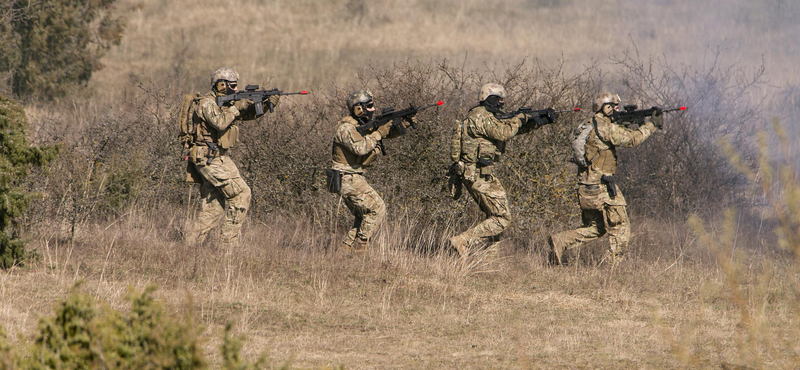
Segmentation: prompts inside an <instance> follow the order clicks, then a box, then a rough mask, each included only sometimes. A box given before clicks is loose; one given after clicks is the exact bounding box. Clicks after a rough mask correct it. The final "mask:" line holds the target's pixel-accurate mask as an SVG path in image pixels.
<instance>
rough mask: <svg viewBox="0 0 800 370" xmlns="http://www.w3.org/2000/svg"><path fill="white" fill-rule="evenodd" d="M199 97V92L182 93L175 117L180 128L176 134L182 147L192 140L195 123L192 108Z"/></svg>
mask: <svg viewBox="0 0 800 370" xmlns="http://www.w3.org/2000/svg"><path fill="white" fill-rule="evenodd" d="M200 97H201V95H200V94H186V95H184V96H183V102H181V109H180V110H179V111H178V114H177V115H176V118H175V119H176V121H177V122H176V123H177V126H178V129H179V130H180V133H179V134H178V136H179V137H180V140H181V145H183V147H184V148H189V146H190V144H191V143H192V142H194V135H195V133H196V132H197V125H195V124H194V122H193V120H192V116H193V115H194V108H195V106H196V105H197V102H198V101H199V100H200Z"/></svg>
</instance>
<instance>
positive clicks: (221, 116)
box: [186, 68, 279, 245]
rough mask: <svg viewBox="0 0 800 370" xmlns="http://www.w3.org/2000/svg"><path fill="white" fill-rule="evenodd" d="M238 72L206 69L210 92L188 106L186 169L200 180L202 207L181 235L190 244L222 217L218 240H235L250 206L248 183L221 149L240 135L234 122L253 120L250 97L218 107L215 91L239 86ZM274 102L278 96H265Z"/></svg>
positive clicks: (229, 90)
mask: <svg viewBox="0 0 800 370" xmlns="http://www.w3.org/2000/svg"><path fill="white" fill-rule="evenodd" d="M238 81H239V74H238V73H236V71H234V70H232V69H230V68H220V69H217V70H216V71H214V73H212V74H211V92H209V93H208V94H206V95H203V96H202V97H200V98H199V99H196V100H195V104H194V106H193V108H192V113H191V117H192V124H193V125H194V127H195V129H194V135H193V140H191V142H190V143H189V161H190V163H191V166H190V167H189V168H190V171H191V170H192V168H193V170H194V171H195V173H194V174H195V175H196V176H194V178H195V179H196V180H197V181H198V182H200V183H201V185H200V197H201V209H200V214H199V215H198V216H197V220H196V221H195V224H194V227H193V228H192V230H191V231H190V232H189V233H188V234H187V236H186V242H187V244H189V245H193V244H195V243H202V242H203V241H204V240H205V239H206V236H207V235H208V232H209V231H211V229H212V228H214V226H215V225H217V224H218V223H219V222H220V219H222V218H223V217H224V220H223V221H222V240H221V241H222V243H223V244H232V243H235V242H238V239H239V230H240V229H241V227H242V222H244V219H245V217H246V216H247V210H248V208H249V207H250V187H249V186H247V184H246V183H245V182H244V179H242V176H241V175H240V174H239V169H238V168H237V167H236V164H235V163H234V162H233V160H232V159H231V158H230V157H228V156H227V155H226V154H227V152H228V150H229V149H230V148H232V147H233V146H234V145H235V144H236V142H237V140H238V136H239V126H238V122H239V121H240V120H251V119H255V108H254V105H253V101H251V100H246V99H243V100H238V101H235V102H234V103H233V104H232V105H230V106H227V105H226V106H223V107H218V106H217V103H216V97H217V96H223V95H227V94H233V93H234V92H236V91H237V90H238V86H237V83H238ZM270 99H272V103H273V104H275V105H276V106H277V104H278V102H279V99H278V96H277V95H275V96H272V97H270Z"/></svg>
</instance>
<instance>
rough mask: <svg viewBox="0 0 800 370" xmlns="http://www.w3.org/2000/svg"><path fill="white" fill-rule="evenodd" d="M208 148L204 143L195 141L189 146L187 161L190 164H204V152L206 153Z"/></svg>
mask: <svg viewBox="0 0 800 370" xmlns="http://www.w3.org/2000/svg"><path fill="white" fill-rule="evenodd" d="M207 149H208V148H207V147H206V146H205V144H204V143H200V144H198V143H195V144H193V145H192V147H191V148H189V155H188V158H187V161H188V162H189V163H190V164H194V165H198V166H205V164H206V154H207V153H208V150H207Z"/></svg>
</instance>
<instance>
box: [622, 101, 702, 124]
mask: <svg viewBox="0 0 800 370" xmlns="http://www.w3.org/2000/svg"><path fill="white" fill-rule="evenodd" d="M638 108H639V106H638V105H636V104H631V105H626V106H624V107H623V109H624V110H625V111H623V112H619V122H621V123H622V125H623V126H625V127H630V126H633V125H637V126H641V125H644V120H645V118H647V117H650V116H652V115H653V113H656V112H659V111H660V112H661V113H659V114H662V113H669V112H677V111H681V112H682V111H685V110H686V107H678V108H672V109H661V108H659V107H652V108H650V109H639V110H637V109H638Z"/></svg>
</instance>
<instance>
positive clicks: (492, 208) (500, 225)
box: [451, 176, 511, 245]
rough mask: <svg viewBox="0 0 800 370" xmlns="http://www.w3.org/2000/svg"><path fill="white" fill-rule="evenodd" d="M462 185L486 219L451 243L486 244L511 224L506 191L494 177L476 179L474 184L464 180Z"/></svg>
mask: <svg viewBox="0 0 800 370" xmlns="http://www.w3.org/2000/svg"><path fill="white" fill-rule="evenodd" d="M463 183H464V186H465V187H466V188H467V191H468V192H469V194H470V195H471V196H472V199H475V202H476V203H478V207H480V208H481V211H483V213H485V214H486V219H485V220H483V221H482V222H480V223H478V224H477V225H475V226H473V227H472V228H470V229H469V230H467V231H464V232H463V233H461V234H459V235H456V236H455V237H453V238H452V239H451V242H452V241H454V240H459V241H460V242H463V243H465V244H466V245H476V244H478V243H482V242H488V241H489V240H490V239H491V238H494V237H496V236H499V235H500V234H501V233H502V232H503V231H504V230H505V229H506V228H508V225H510V224H511V212H510V211H509V210H508V197H506V190H505V189H504V188H503V184H501V183H500V180H499V179H498V178H497V177H494V176H483V177H478V179H477V180H476V181H475V182H472V181H469V180H467V179H464V180H463ZM459 244H460V243H459Z"/></svg>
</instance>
